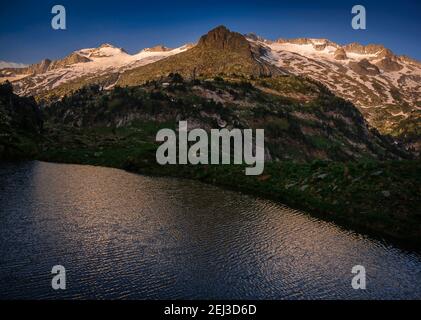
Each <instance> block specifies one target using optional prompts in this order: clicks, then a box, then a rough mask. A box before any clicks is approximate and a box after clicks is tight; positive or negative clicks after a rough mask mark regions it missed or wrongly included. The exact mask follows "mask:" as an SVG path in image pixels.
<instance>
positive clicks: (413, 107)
mask: <svg viewBox="0 0 421 320" xmlns="http://www.w3.org/2000/svg"><path fill="white" fill-rule="evenodd" d="M179 54H181V55H179ZM25 73H26V74H25ZM169 73H180V74H182V75H183V76H184V77H190V78H192V77H200V76H202V77H214V76H218V75H219V74H225V75H229V74H238V75H242V76H244V77H245V78H249V77H259V76H271V75H279V74H295V75H299V76H304V77H310V78H312V79H313V80H315V81H319V82H321V83H322V84H324V85H326V86H327V87H328V88H329V89H330V90H331V91H332V92H334V93H335V94H336V95H338V96H340V97H342V98H344V99H347V100H349V101H351V102H352V103H354V104H355V105H356V106H357V107H358V108H359V109H360V111H361V112H362V113H363V114H364V116H365V117H366V119H367V120H368V121H369V123H370V124H371V125H372V126H373V127H375V128H377V129H379V130H380V131H381V132H382V133H383V134H392V135H398V133H399V132H402V130H403V129H405V128H403V127H402V125H403V124H404V123H409V122H411V123H414V122H415V123H416V122H418V123H419V122H420V121H421V115H420V113H421V63H419V62H418V61H416V60H415V59H412V58H410V57H407V56H403V55H396V54H394V53H393V52H392V51H391V50H390V49H388V48H386V47H385V46H383V45H379V44H368V45H362V44H359V43H350V44H346V45H339V44H337V43H335V42H333V41H330V40H328V39H315V38H295V39H282V38H280V39H278V40H275V41H272V40H267V39H264V38H262V37H259V36H257V35H255V34H247V35H241V34H240V33H236V32H231V31H230V30H228V29H227V28H226V27H224V26H219V27H217V28H215V29H213V30H211V31H210V32H208V33H207V34H206V35H204V36H202V37H201V38H200V39H199V41H198V43H197V44H194V45H185V46H182V47H180V48H176V49H170V48H167V47H165V46H163V45H159V46H156V47H152V48H146V49H143V50H142V51H140V52H139V53H138V54H135V55H130V54H128V53H127V52H125V51H124V50H123V49H121V48H117V47H114V46H112V45H109V44H103V45H101V46H100V47H98V48H93V49H81V50H78V51H75V52H73V53H72V54H70V55H69V56H67V57H65V58H63V59H60V60H57V61H50V60H44V61H42V62H40V63H38V64H35V65H32V66H29V67H27V68H23V69H1V70H0V79H3V80H9V81H12V82H13V85H14V87H15V90H16V92H17V93H18V94H20V95H37V96H41V97H49V96H52V97H61V96H62V95H64V94H66V93H69V92H71V91H73V90H76V89H78V88H80V87H81V86H83V85H86V84H90V83H99V84H101V85H103V86H104V87H106V88H112V87H113V86H115V85H122V86H125V85H138V84H141V83H143V82H144V81H147V80H151V79H155V78H159V77H163V76H166V75H168V74H169ZM0 81H1V80H0Z"/></svg>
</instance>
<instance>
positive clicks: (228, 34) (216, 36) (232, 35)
mask: <svg viewBox="0 0 421 320" xmlns="http://www.w3.org/2000/svg"><path fill="white" fill-rule="evenodd" d="M198 47H199V48H203V49H216V50H224V51H235V52H242V53H248V54H249V53H250V44H249V42H248V41H247V39H246V38H245V37H244V36H243V35H242V34H240V33H238V32H232V31H230V30H229V29H228V28H227V27H225V26H219V27H216V28H215V29H213V30H211V31H209V32H208V33H207V34H206V35H204V36H202V37H201V38H200V40H199V44H198Z"/></svg>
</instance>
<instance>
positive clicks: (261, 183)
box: [39, 122, 421, 246]
mask: <svg viewBox="0 0 421 320" xmlns="http://www.w3.org/2000/svg"><path fill="white" fill-rule="evenodd" d="M173 126H175V123H165V124H163V123H153V122H146V123H142V122H136V123H134V124H133V125H131V126H128V127H124V128H117V129H115V130H113V129H110V128H96V129H67V130H64V131H63V130H61V131H60V132H55V133H54V134H55V135H57V136H54V134H51V137H52V138H53V139H54V140H55V141H56V142H55V143H53V144H48V148H46V149H45V150H44V151H43V152H42V153H41V154H40V155H39V159H40V160H45V161H53V162H62V163H78V164H89V165H99V166H109V167H115V168H121V169H125V170H129V171H132V172H137V173H140V174H147V175H160V176H172V177H183V178H191V179H195V180H199V181H202V182H205V183H210V184H215V185H219V186H224V187H227V188H230V189H233V190H237V191H243V192H247V193H250V194H253V195H260V196H264V197H268V198H271V199H273V200H276V201H279V202H281V203H284V204H287V205H289V206H291V207H293V208H297V209H302V210H305V211H307V212H310V213H311V214H313V215H317V216H318V217H321V218H323V219H326V220H329V221H334V222H336V223H338V224H341V225H343V226H346V227H350V228H353V229H355V230H358V231H362V232H367V233H369V234H372V235H376V236H382V237H386V238H390V239H393V240H395V241H400V242H402V243H403V244H406V245H414V246H418V245H420V244H421V243H420V240H421V198H420V195H421V184H420V181H421V162H420V161H387V162H378V161H362V162H348V163H343V162H331V161H312V162H309V163H297V162H293V161H282V162H273V163H268V164H267V165H266V168H265V172H264V174H263V175H262V176H260V177H248V176H245V174H244V167H242V166H159V165H157V163H156V160H155V151H156V149H157V147H158V145H157V144H156V143H154V142H153V138H154V136H155V133H156V132H157V131H158V130H159V129H160V128H163V127H173Z"/></svg>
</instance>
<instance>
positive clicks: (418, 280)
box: [0, 162, 421, 299]
mask: <svg viewBox="0 0 421 320" xmlns="http://www.w3.org/2000/svg"><path fill="white" fill-rule="evenodd" d="M0 178H1V179H0V200H1V202H0V205H1V207H0V209H1V212H2V214H1V215H0V239H1V242H0V257H1V264H0V277H1V282H0V283H1V285H0V286H1V288H0V289H1V291H0V292H1V293H0V298H39V299H42V298H78V299H80V298H95V299H104V298H107V299H108V298H124V299H158V298H163V299H176V298H184V299H191V298H193V299H194V298H200V299H303V298H311V299H319V298H320V299H322V298H323V299H336V298H349V299H361V298H363V299H368V298H376V299H378V298H383V299H387V298H421V286H420V284H421V273H420V272H421V271H420V270H421V256H420V255H418V254H416V253H408V252H403V251H401V250H399V249H396V248H394V247H390V246H385V245H384V244H382V243H380V242H378V241H373V240H370V239H367V238H364V237H362V236H359V235H357V234H353V233H350V232H346V231H343V230H341V229H340V228H337V227H336V226H334V225H333V224H330V223H325V222H321V221H319V220H317V219H313V218H310V217H308V216H306V215H303V214H301V213H299V212H296V211H293V210H291V209H288V208H285V207H282V206H280V205H276V204H274V203H273V202H270V201H266V200H259V199H255V198H253V197H249V196H245V195H241V194H238V193H234V192H228V191H226V190H222V189H218V188H215V187H210V186H207V185H203V184H200V183H196V182H192V181H185V180H172V179H164V178H149V177H142V176H138V175H134V174H130V173H127V172H123V171H119V170H115V169H106V168H96V167H89V166H73V165H57V164H47V163H41V162H32V163H25V164H20V165H5V166H3V167H2V168H0ZM56 264H62V265H64V266H66V269H67V272H68V283H69V285H68V290H66V291H65V292H59V293H57V292H54V291H52V290H51V289H50V287H49V285H50V280H51V277H50V271H51V267H52V266H53V265H56ZM359 264H361V265H364V266H366V268H367V272H368V274H369V279H368V290H367V291H363V292H361V291H354V290H352V288H351V286H350V282H351V278H352V274H351V269H352V267H353V266H354V265H359Z"/></svg>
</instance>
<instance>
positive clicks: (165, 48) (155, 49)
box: [143, 45, 172, 52]
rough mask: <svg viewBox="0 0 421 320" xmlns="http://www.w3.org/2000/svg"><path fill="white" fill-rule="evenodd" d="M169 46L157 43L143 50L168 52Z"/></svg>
mask: <svg viewBox="0 0 421 320" xmlns="http://www.w3.org/2000/svg"><path fill="white" fill-rule="evenodd" d="M171 50H172V49H171V48H168V47H165V46H163V45H157V46H155V47H152V48H146V49H144V50H143V51H144V52H168V51H171Z"/></svg>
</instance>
